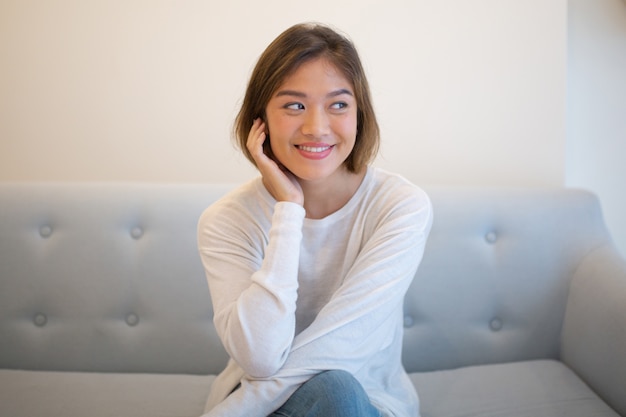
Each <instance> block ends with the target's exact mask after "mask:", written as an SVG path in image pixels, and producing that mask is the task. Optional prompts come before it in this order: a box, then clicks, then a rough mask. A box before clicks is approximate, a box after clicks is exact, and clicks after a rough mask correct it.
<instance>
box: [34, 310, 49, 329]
mask: <svg viewBox="0 0 626 417" xmlns="http://www.w3.org/2000/svg"><path fill="white" fill-rule="evenodd" d="M33 323H35V326H37V327H43V326H45V325H46V323H48V317H46V315H45V314H43V313H37V314H35V317H34V318H33Z"/></svg>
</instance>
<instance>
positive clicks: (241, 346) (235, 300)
mask: <svg viewBox="0 0 626 417" xmlns="http://www.w3.org/2000/svg"><path fill="white" fill-rule="evenodd" d="M255 214H257V213H255V212H254V211H249V210H247V211H245V212H244V210H243V208H242V207H228V206H216V207H211V208H209V209H208V210H207V211H205V213H204V214H203V215H202V217H201V219H200V222H199V233H198V246H199V251H200V257H201V259H202V263H203V265H204V269H205V271H206V275H207V280H208V282H209V289H210V293H211V299H212V303H213V309H214V323H215V327H216V329H217V333H218V335H219V336H220V338H221V341H222V343H223V345H224V347H225V349H226V351H227V352H228V354H229V355H230V356H231V358H233V359H234V360H235V361H236V362H237V363H238V364H239V366H241V367H242V368H243V370H244V371H245V372H246V373H247V374H248V375H250V376H253V377H260V378H262V377H268V376H271V375H273V374H275V373H276V371H278V369H280V367H281V366H282V365H283V364H284V361H285V360H286V358H287V355H288V353H289V350H290V349H291V344H292V341H293V337H294V331H295V309H296V300H297V290H298V261H299V256H300V252H299V248H300V241H301V239H302V222H303V219H304V209H303V208H302V206H300V205H298V204H293V203H278V204H276V206H275V208H274V213H273V216H272V219H271V227H270V230H269V234H268V236H265V237H263V236H262V234H263V232H262V230H260V229H259V227H258V225H256V221H257V220H258V219H250V218H249V217H250V216H253V215H255ZM258 215H259V216H260V215H261V213H260V212H259V213H258ZM255 232H256V233H257V234H256V235H254V233H255ZM263 239H268V241H267V242H264V241H263ZM265 245H266V246H265ZM264 246H265V247H264Z"/></svg>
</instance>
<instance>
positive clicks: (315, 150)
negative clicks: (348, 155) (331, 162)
mask: <svg viewBox="0 0 626 417" xmlns="http://www.w3.org/2000/svg"><path fill="white" fill-rule="evenodd" d="M334 147H335V145H328V144H326V143H305V144H302V145H296V149H298V151H299V152H300V154H301V155H302V156H304V157H305V158H308V159H324V158H326V157H327V156H328V155H330V153H331V152H332V150H333V148H334Z"/></svg>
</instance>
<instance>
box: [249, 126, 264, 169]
mask: <svg viewBox="0 0 626 417" xmlns="http://www.w3.org/2000/svg"><path fill="white" fill-rule="evenodd" d="M265 138H266V135H265V122H263V120H261V119H260V118H257V119H254V122H253V123H252V127H251V128H250V133H249V134H248V141H247V142H246V146H247V148H248V151H249V152H250V154H251V155H252V157H253V158H254V160H255V161H256V162H257V164H259V163H260V161H259V158H260V157H261V156H262V155H264V153H263V142H265Z"/></svg>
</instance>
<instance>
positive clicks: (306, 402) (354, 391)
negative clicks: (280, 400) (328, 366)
mask: <svg viewBox="0 0 626 417" xmlns="http://www.w3.org/2000/svg"><path fill="white" fill-rule="evenodd" d="M268 417H381V413H380V411H378V410H377V409H376V407H374V406H373V405H372V403H371V402H370V399H369V397H368V396H367V394H366V393H365V390H364V389H363V387H362V386H361V384H360V383H359V381H357V380H356V379H355V378H354V377H353V376H352V374H350V373H348V372H345V371H325V372H322V373H320V374H317V375H316V376H314V377H313V378H311V379H310V380H308V381H307V382H305V383H304V384H303V385H302V386H301V387H300V388H298V390H297V391H296V392H294V393H293V395H292V396H291V397H290V398H289V399H288V400H287V402H286V403H285V404H283V405H282V407H280V408H279V409H278V410H276V411H274V413H272V414H270V415H269V416H268Z"/></svg>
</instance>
